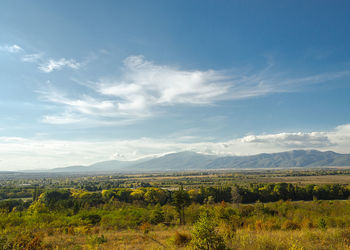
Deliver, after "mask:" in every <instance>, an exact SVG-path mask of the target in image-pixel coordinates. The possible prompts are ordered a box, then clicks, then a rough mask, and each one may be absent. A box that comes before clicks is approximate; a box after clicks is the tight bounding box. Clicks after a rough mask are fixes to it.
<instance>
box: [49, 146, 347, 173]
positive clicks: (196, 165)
mask: <svg viewBox="0 0 350 250" xmlns="http://www.w3.org/2000/svg"><path fill="white" fill-rule="evenodd" d="M328 166H329V167H330V166H350V154H339V153H335V152H332V151H326V152H321V151H317V150H293V151H287V152H280V153H272V154H266V153H264V154H257V155H250V156H216V155H206V154H199V153H195V152H189V151H184V152H179V153H171V154H166V155H164V156H161V157H157V158H145V159H141V160H137V161H118V160H112V161H103V162H97V163H95V164H92V165H90V166H70V167H65V168H55V169H51V170H49V171H50V172H79V173H80V172H89V173H92V172H132V171H135V172H148V171H184V170H208V169H258V168H294V167H303V168H307V167H328Z"/></svg>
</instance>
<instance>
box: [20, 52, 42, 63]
mask: <svg viewBox="0 0 350 250" xmlns="http://www.w3.org/2000/svg"><path fill="white" fill-rule="evenodd" d="M41 59H42V54H40V53H34V54H26V55H24V56H22V58H21V60H22V62H30V63H35V62H38V61H40V60H41Z"/></svg>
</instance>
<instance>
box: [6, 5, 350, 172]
mask: <svg viewBox="0 0 350 250" xmlns="http://www.w3.org/2000/svg"><path fill="white" fill-rule="evenodd" d="M349 7H350V3H349V2H348V1H336V2H335V1H188V0H186V1H100V2H96V1H24V2H23V1H2V2H1V3H0V30H1V32H0V88H1V89H0V170H15V169H35V168H53V167H62V166H67V165H73V164H91V163H94V162H96V161H101V160H110V159H119V160H132V159H137V158H140V157H144V156H149V155H161V154H164V153H168V152H178V151H183V150H192V151H196V152H202V153H209V154H220V155H247V154H256V153H262V152H279V151H286V150H291V149H318V150H334V151H337V152H342V153H350V109H349V106H350V98H349V96H350V82H349V81H350V53H349V51H350V32H349V31H350V17H349V15H348V10H349Z"/></svg>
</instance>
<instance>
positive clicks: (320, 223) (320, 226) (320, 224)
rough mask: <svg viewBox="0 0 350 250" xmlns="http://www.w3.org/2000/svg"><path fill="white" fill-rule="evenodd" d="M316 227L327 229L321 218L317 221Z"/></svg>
mask: <svg viewBox="0 0 350 250" xmlns="http://www.w3.org/2000/svg"><path fill="white" fill-rule="evenodd" d="M318 227H319V228H321V229H326V228H327V223H326V221H325V220H324V219H323V218H321V219H320V220H319V222H318Z"/></svg>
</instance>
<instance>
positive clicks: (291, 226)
mask: <svg viewBox="0 0 350 250" xmlns="http://www.w3.org/2000/svg"><path fill="white" fill-rule="evenodd" d="M281 228H282V229H284V230H297V229H300V225H299V224H298V223H296V222H294V221H292V220H286V221H285V222H284V223H283V224H282V227H281Z"/></svg>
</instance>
